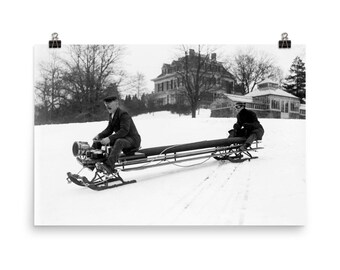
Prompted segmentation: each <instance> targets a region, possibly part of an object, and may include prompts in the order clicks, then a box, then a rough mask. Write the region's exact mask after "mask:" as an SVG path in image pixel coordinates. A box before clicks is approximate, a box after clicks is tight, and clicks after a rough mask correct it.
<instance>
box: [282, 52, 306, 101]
mask: <svg viewBox="0 0 340 270" xmlns="http://www.w3.org/2000/svg"><path fill="white" fill-rule="evenodd" d="M289 72H290V75H289V76H288V77H287V78H286V79H285V80H286V82H285V83H284V84H283V88H284V89H285V90H286V91H287V92H288V93H291V94H293V95H294V96H297V97H298V98H300V100H301V101H302V99H304V98H306V68H305V63H304V62H303V61H302V60H301V58H300V57H298V56H297V57H295V59H294V61H293V64H292V65H291V67H290V70H289Z"/></svg>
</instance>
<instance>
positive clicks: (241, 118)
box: [234, 108, 264, 140]
mask: <svg viewBox="0 0 340 270" xmlns="http://www.w3.org/2000/svg"><path fill="white" fill-rule="evenodd" d="M236 117H237V122H236V124H235V125H234V130H235V131H236V133H238V132H239V131H240V130H241V129H242V131H244V132H245V135H246V136H247V137H248V136H250V135H251V134H256V138H257V140H262V136H263V134H264V129H263V127H262V125H261V124H260V122H259V120H258V119H257V116H256V113H255V112H253V111H250V110H247V109H245V108H243V109H242V110H241V111H240V112H239V113H238V114H237V116H236Z"/></svg>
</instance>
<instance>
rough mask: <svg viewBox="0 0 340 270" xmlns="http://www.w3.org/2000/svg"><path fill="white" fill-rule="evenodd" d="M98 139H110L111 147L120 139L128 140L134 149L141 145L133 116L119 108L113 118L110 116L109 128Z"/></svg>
mask: <svg viewBox="0 0 340 270" xmlns="http://www.w3.org/2000/svg"><path fill="white" fill-rule="evenodd" d="M112 133H114V134H112ZM98 137H99V139H102V138H105V137H109V139H110V144H111V145H113V144H114V142H115V141H116V139H119V138H124V139H127V140H128V141H130V142H131V144H132V145H133V147H139V146H140V143H141V138H140V135H139V134H138V131H137V128H136V126H135V124H134V122H133V120H132V118H131V116H130V115H129V114H128V113H127V112H126V111H124V110H122V109H120V108H117V110H116V111H115V113H114V115H113V117H112V114H110V119H109V124H108V126H107V128H106V129H105V130H103V131H102V132H101V133H99V134H98Z"/></svg>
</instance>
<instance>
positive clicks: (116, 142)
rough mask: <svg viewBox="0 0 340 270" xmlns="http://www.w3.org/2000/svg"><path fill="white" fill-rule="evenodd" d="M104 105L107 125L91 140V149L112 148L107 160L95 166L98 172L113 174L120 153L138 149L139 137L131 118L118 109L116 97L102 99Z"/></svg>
mask: <svg viewBox="0 0 340 270" xmlns="http://www.w3.org/2000/svg"><path fill="white" fill-rule="evenodd" d="M104 104H105V107H106V109H107V111H108V112H109V115H110V116H109V123H108V126H107V128H106V129H105V130H103V131H102V132H101V133H99V134H98V135H97V136H95V137H94V138H93V140H94V143H93V147H94V148H97V149H98V148H101V146H102V145H111V146H112V149H111V153H110V155H109V157H108V159H107V160H106V161H105V162H100V163H97V164H96V167H97V168H98V169H99V170H101V171H104V172H107V173H108V174H112V173H114V172H115V169H114V168H115V163H116V162H117V160H118V158H119V155H120V153H121V151H124V152H129V150H131V149H136V148H137V149H138V148H139V147H140V143H141V137H140V135H139V134H138V131H137V128H136V126H135V124H134V122H133V120H132V118H131V116H130V115H129V114H128V113H127V112H126V111H124V110H122V109H121V108H119V102H118V98H117V97H116V96H108V97H106V98H104Z"/></svg>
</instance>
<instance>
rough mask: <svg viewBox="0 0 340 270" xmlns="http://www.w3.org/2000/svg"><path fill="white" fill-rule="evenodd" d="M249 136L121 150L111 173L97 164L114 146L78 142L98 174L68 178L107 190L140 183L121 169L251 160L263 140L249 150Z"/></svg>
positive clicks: (82, 157)
mask: <svg viewBox="0 0 340 270" xmlns="http://www.w3.org/2000/svg"><path fill="white" fill-rule="evenodd" d="M245 141H246V138H243V137H236V138H226V139H218V140H209V141H200V142H194V143H188V144H180V145H167V146H159V147H152V148H145V149H130V150H129V151H128V152H126V153H125V154H123V153H122V154H121V155H120V157H119V159H118V162H117V163H116V164H115V169H116V170H115V171H114V173H111V174H110V173H108V172H106V171H103V170H102V169H101V168H99V167H98V166H96V164H97V163H98V162H103V161H105V160H106V159H107V157H108V156H109V154H110V151H111V147H102V149H99V150H98V149H93V148H91V147H90V145H89V144H88V143H87V142H75V143H74V144H73V148H72V150H73V155H74V156H75V157H76V159H77V160H78V162H79V163H80V164H81V165H82V166H83V169H84V168H88V169H90V170H93V171H94V172H95V175H94V177H93V178H92V179H91V180H88V179H87V178H86V177H84V176H80V175H79V173H78V174H72V173H70V172H69V173H67V180H68V182H70V183H72V182H73V183H75V184H77V185H79V186H84V187H88V188H90V189H93V190H104V189H108V188H115V187H118V186H122V185H127V184H131V183H136V180H131V181H125V180H123V179H122V177H121V176H120V175H119V173H118V171H131V170H141V169H146V168H150V167H156V166H163V165H168V164H175V163H181V162H186V161H192V160H197V159H210V158H212V157H213V158H214V159H216V160H227V161H230V162H244V161H246V160H248V161H250V160H251V159H255V158H257V157H254V156H252V154H251V152H254V151H257V150H258V149H262V147H259V143H260V142H259V141H255V142H254V143H253V145H252V146H250V147H249V148H247V149H246V150H243V151H242V150H240V146H241V145H243V143H244V142H245Z"/></svg>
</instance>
